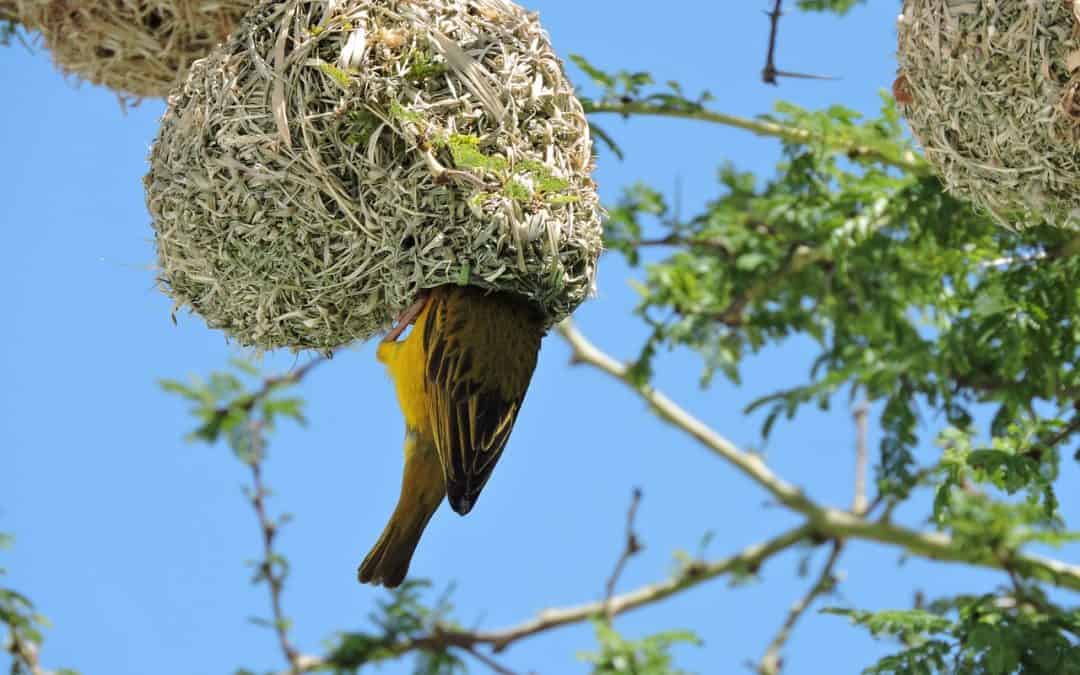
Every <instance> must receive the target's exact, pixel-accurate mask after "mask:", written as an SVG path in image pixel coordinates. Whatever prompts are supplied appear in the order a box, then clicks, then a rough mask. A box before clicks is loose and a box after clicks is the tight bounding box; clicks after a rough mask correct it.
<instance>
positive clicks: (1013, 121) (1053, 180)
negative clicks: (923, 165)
mask: <svg viewBox="0 0 1080 675" xmlns="http://www.w3.org/2000/svg"><path fill="white" fill-rule="evenodd" d="M1073 4H1074V3H1073V2H1071V0H1068V1H1067V0H906V2H905V3H904V10H903V14H902V15H901V16H900V19H899V25H898V28H899V30H898V32H899V49H898V54H897V60H898V61H899V68H900V77H899V78H898V79H897V84H896V91H897V100H898V101H900V102H901V109H902V111H903V113H904V115H905V116H906V117H907V120H908V123H909V124H910V126H911V131H912V133H913V134H914V135H915V136H916V138H917V139H918V140H919V142H920V143H921V144H922V146H923V148H924V149H925V151H926V157H927V159H928V160H929V161H930V162H931V163H932V164H933V165H934V166H935V167H936V169H937V171H938V173H939V174H940V175H941V177H942V179H943V180H944V182H945V184H946V186H947V187H948V188H949V190H951V191H953V192H954V193H956V194H958V195H960V196H963V197H966V198H968V199H971V200H972V201H973V202H974V203H975V204H976V205H977V206H979V207H982V208H983V209H985V210H986V211H987V212H989V213H990V214H991V215H992V216H993V217H994V218H995V219H996V220H997V221H999V222H1000V223H1001V224H1003V225H1005V226H1006V227H1010V228H1015V229H1020V228H1024V227H1029V226H1033V225H1036V224H1039V223H1042V222H1049V223H1051V224H1053V225H1057V226H1060V227H1069V228H1075V227H1076V226H1077V224H1078V223H1080V153H1078V152H1077V141H1078V140H1080V101H1078V100H1077V94H1078V91H1080V76H1078V74H1077V68H1078V67H1080V40H1078V32H1077V18H1076V17H1074V15H1073V11H1074V10H1073Z"/></svg>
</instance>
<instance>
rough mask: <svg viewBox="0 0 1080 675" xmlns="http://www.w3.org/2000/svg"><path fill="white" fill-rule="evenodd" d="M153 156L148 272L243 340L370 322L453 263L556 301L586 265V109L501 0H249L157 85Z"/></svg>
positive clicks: (331, 336)
mask: <svg viewBox="0 0 1080 675" xmlns="http://www.w3.org/2000/svg"><path fill="white" fill-rule="evenodd" d="M150 165H151V166H150V172H149V174H148V175H147V177H146V179H145V183H146V189H147V203H148V206H149V210H150V213H151V215H152V216H153V221H154V223H153V224H154V228H155V230H156V243H157V251H158V261H159V267H160V279H161V282H162V286H163V288H164V290H165V291H166V292H167V293H168V294H169V295H171V296H172V297H173V299H174V300H175V301H176V303H177V305H178V306H188V307H190V308H192V309H193V310H194V311H196V312H198V313H199V314H200V315H202V317H203V318H204V319H205V320H206V321H207V323H208V324H209V325H210V326H211V327H214V328H220V329H223V330H224V331H225V332H226V333H228V334H229V335H231V336H233V337H235V338H236V340H237V341H239V342H240V343H241V344H244V345H249V346H255V347H258V348H264V349H265V348H275V347H291V348H294V349H299V348H316V349H329V348H334V347H338V346H340V345H344V344H347V343H349V342H352V341H354V340H358V339H365V338H368V337H370V336H372V335H373V334H374V333H376V332H378V331H380V330H383V329H385V328H386V327H387V325H388V323H389V322H390V321H391V318H392V317H393V316H394V315H396V314H397V313H398V312H400V311H401V310H403V309H404V308H405V307H407V306H408V305H409V304H411V302H412V301H413V300H414V299H415V298H416V296H417V294H418V292H419V291H420V290H422V289H425V288H430V287H434V286H438V285H441V284H447V283H458V284H471V285H475V286H481V287H484V288H489V289H499V290H503V291H509V292H513V293H517V294H519V295H521V296H525V297H527V298H529V299H531V300H532V301H534V303H535V304H536V306H537V307H538V309H540V310H542V311H543V312H544V313H545V315H546V317H547V319H548V322H549V323H554V322H556V321H559V320H561V319H562V318H564V317H566V316H567V315H569V314H570V312H572V311H573V310H574V309H575V308H576V307H577V306H578V305H579V304H580V303H581V302H582V301H583V300H584V299H585V297H586V296H587V295H588V294H589V292H590V291H591V289H592V287H593V281H594V276H595V271H596V261H597V257H598V255H599V253H600V249H601V227H600V221H601V217H602V210H601V207H600V206H599V202H598V198H597V194H596V186H595V184H594V183H593V181H592V179H591V178H590V175H589V174H590V171H591V169H592V166H593V158H592V144H591V141H590V138H589V126H588V122H587V120H586V118H585V114H584V112H583V110H582V107H581V104H580V102H579V101H578V100H577V98H576V97H575V95H574V89H573V86H572V85H571V84H570V82H569V81H568V80H567V79H566V76H565V74H564V72H563V68H562V64H561V62H560V61H559V59H558V58H557V57H556V56H555V53H554V52H553V51H552V48H551V45H550V42H549V39H548V36H547V34H546V33H545V32H544V30H543V29H542V27H541V26H540V23H539V20H538V18H537V16H536V15H535V14H529V13H526V12H525V11H524V10H523V9H521V8H519V7H517V6H516V5H513V4H511V3H509V2H506V1H505V0H378V1H373V0H336V1H335V0H286V1H284V2H280V1H279V2H262V3H260V4H259V5H258V6H257V7H256V8H255V9H254V10H253V11H251V12H250V13H249V14H248V15H247V16H246V17H245V19H244V20H243V22H242V23H241V24H240V26H239V27H238V29H237V30H236V32H235V33H234V35H233V37H232V38H231V39H230V40H229V41H228V42H226V43H225V44H224V45H222V47H221V48H220V49H218V50H215V51H214V52H213V53H212V54H211V56H209V57H208V58H206V59H204V60H201V61H198V62H196V63H195V65H194V66H193V67H192V70H191V74H190V76H189V77H188V79H187V82H186V83H185V85H184V86H183V87H182V88H181V89H180V90H178V91H177V93H175V94H174V95H173V96H172V97H170V99H169V108H168V111H167V112H166V114H165V117H164V119H163V122H162V126H161V131H160V133H159V135H158V138H157V141H156V142H155V144H154V147H153V149H152V151H151V155H150Z"/></svg>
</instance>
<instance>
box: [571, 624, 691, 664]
mask: <svg viewBox="0 0 1080 675" xmlns="http://www.w3.org/2000/svg"><path fill="white" fill-rule="evenodd" d="M593 627H594V628H595V631H596V640H597V642H598V643H599V647H600V649H599V651H596V652H582V653H581V654H578V658H580V659H581V660H582V661H585V662H586V663H590V664H592V673H593V675H683V674H684V671H681V670H678V669H676V668H675V667H674V665H673V657H672V655H671V649H672V647H674V646H676V645H680V644H683V645H693V646H700V645H701V644H702V642H701V640H700V639H699V638H698V637H697V636H696V635H695V634H694V633H692V632H690V631H685V630H671V631H664V632H661V633H657V634H655V635H649V636H646V637H643V638H640V639H638V640H629V639H627V638H625V637H623V636H622V635H620V634H619V632H618V631H616V630H615V628H614V627H613V626H612V625H611V623H610V622H608V621H606V620H604V619H595V620H593Z"/></svg>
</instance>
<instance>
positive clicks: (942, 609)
mask: <svg viewBox="0 0 1080 675" xmlns="http://www.w3.org/2000/svg"><path fill="white" fill-rule="evenodd" d="M822 611H823V612H825V613H828V614H837V615H841V616H847V617H848V618H849V619H850V620H851V622H852V623H853V624H856V625H859V626H862V627H864V628H866V629H867V630H868V631H870V633H871V635H873V636H875V637H879V638H883V637H884V638H892V639H896V640H897V641H899V642H900V643H901V645H902V646H903V648H902V649H901V651H899V652H897V653H895V654H890V655H888V656H886V657H884V658H882V659H880V660H879V661H878V662H877V663H875V664H874V665H872V666H870V667H869V668H867V669H866V670H864V671H863V672H864V673H867V674H875V675H924V674H925V675H929V674H931V673H950V674H955V675H969V674H970V675H975V674H980V675H982V674H985V675H1006V674H1008V673H1030V674H1032V675H1034V674H1043V673H1077V672H1080V646H1077V645H1076V638H1077V631H1078V629H1080V612H1077V611H1076V610H1064V609H1061V608H1059V607H1056V606H1054V605H1053V604H1051V603H1050V602H1048V601H1047V600H1046V598H1045V596H1043V595H1042V594H1041V593H1039V592H1038V591H1032V590H1030V589H1025V591H1024V593H1023V594H1019V593H1013V594H1006V595H994V594H987V595H981V596H957V597H954V598H948V599H943V600H941V601H938V602H936V603H933V604H932V605H930V606H929V607H928V608H927V609H911V610H885V611H879V612H866V611H860V610H851V609H838V608H828V609H825V610H822Z"/></svg>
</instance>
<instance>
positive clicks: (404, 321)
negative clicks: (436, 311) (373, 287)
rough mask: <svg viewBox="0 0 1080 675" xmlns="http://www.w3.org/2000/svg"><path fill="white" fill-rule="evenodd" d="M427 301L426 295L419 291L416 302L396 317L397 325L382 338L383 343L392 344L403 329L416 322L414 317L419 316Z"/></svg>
mask: <svg viewBox="0 0 1080 675" xmlns="http://www.w3.org/2000/svg"><path fill="white" fill-rule="evenodd" d="M427 299H428V297H427V293H426V292H424V291H421V293H420V297H419V298H417V300H416V302H414V303H413V304H411V305H409V307H408V309H406V310H405V311H404V312H402V313H401V314H400V315H399V316H398V319H397V325H396V326H394V327H393V328H391V329H390V332H389V333H387V334H386V337H384V338H383V342H393V341H395V340H397V339H398V338H399V337H400V336H401V334H402V333H404V332H405V329H406V328H408V327H409V325H410V324H411V323H412V322H413V321H416V317H417V316H418V315H419V314H420V311H421V310H423V309H424V304H425V303H427Z"/></svg>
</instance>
